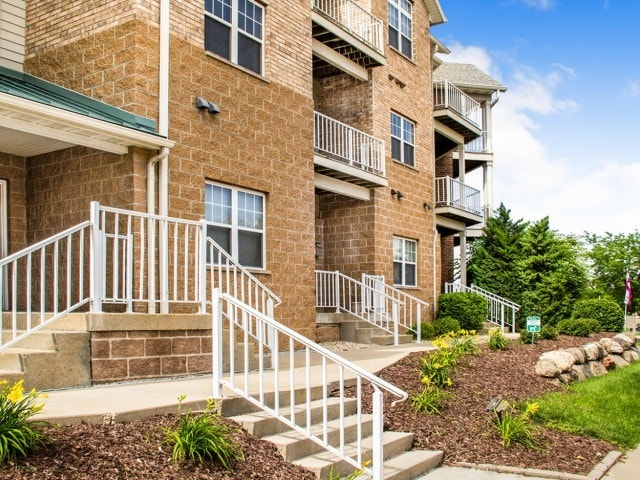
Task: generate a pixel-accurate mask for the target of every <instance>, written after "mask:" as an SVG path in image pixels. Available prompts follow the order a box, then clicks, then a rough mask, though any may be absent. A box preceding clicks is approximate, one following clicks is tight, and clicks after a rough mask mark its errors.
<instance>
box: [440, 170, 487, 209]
mask: <svg viewBox="0 0 640 480" xmlns="http://www.w3.org/2000/svg"><path fill="white" fill-rule="evenodd" d="M436 207H454V208H459V209H461V210H465V211H467V212H470V213H473V214H475V215H482V210H483V209H482V204H481V199H480V190H476V189H475V188H473V187H470V186H468V185H465V184H464V183H461V182H459V181H458V180H455V179H453V178H451V177H439V178H436Z"/></svg>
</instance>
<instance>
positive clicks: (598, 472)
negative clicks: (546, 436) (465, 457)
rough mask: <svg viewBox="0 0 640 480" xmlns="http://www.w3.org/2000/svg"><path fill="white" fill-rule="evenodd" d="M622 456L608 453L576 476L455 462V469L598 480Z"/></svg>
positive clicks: (562, 478) (571, 479)
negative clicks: (591, 468) (589, 469)
mask: <svg viewBox="0 0 640 480" xmlns="http://www.w3.org/2000/svg"><path fill="white" fill-rule="evenodd" d="M621 456H622V453H620V452H618V451H616V450H614V451H612V452H609V453H608V454H607V455H606V456H605V457H604V458H603V459H602V461H601V462H600V463H598V465H596V466H595V467H593V470H591V472H589V474H588V475H576V474H574V473H565V472H556V471H553V470H538V469H536V468H519V467H507V466H504V465H492V464H488V463H469V462H456V463H455V464H454V465H455V466H457V467H464V468H472V469H475V470H485V471H489V472H496V473H512V474H517V475H523V476H526V477H537V478H550V479H553V480H600V479H601V478H602V477H603V476H604V474H605V473H607V471H608V470H609V469H610V468H611V467H612V466H613V464H614V463H616V462H617V461H618V459H619V458H620V457H621Z"/></svg>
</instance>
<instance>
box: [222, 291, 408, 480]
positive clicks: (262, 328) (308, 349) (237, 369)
mask: <svg viewBox="0 0 640 480" xmlns="http://www.w3.org/2000/svg"><path fill="white" fill-rule="evenodd" d="M212 309H213V332H212V335H213V345H214V346H216V345H217V346H218V348H214V357H213V365H214V373H213V395H214V397H220V396H221V393H222V386H223V385H224V386H226V387H228V388H230V389H232V390H233V391H234V392H236V393H237V394H238V395H241V396H242V397H244V398H245V399H247V400H248V401H250V402H251V403H253V404H254V405H257V406H258V407H260V408H261V409H263V410H265V411H267V412H269V413H270V414H271V415H273V416H274V417H276V418H278V419H279V420H281V421H282V422H284V423H285V424H286V425H288V426H289V427H290V428H292V429H294V430H296V431H297V432H299V433H300V434H302V435H304V436H305V437H307V438H309V439H310V440H312V441H314V442H315V443H317V444H319V445H321V446H322V447H324V448H325V449H327V450H328V451H330V452H331V453H333V454H335V455H337V456H339V457H340V458H342V459H344V460H345V461H347V462H348V463H350V464H351V465H352V466H354V467H355V468H360V467H361V466H362V460H363V458H362V451H363V440H364V435H363V433H362V429H361V423H362V416H363V413H362V397H363V395H364V394H365V392H364V390H363V386H364V385H365V384H369V385H371V386H372V387H373V389H374V392H373V394H372V396H373V429H374V430H373V444H374V446H376V447H377V448H376V447H374V451H375V453H374V463H373V465H372V466H371V468H370V469H368V473H369V474H370V475H372V476H373V478H374V479H375V480H382V478H383V465H382V459H383V458H384V457H383V455H382V448H383V447H382V431H383V424H384V415H383V402H382V398H383V391H385V392H388V393H390V394H392V395H394V396H396V397H398V400H396V402H399V401H404V400H406V399H407V394H406V392H404V391H403V390H401V389H399V388H397V387H395V386H394V385H391V384H390V383H388V382H385V381H384V380H382V379H380V378H378V377H376V376H375V375H373V374H371V373H369V372H367V371H366V370H364V369H362V368H360V367H358V366H357V365H354V364H352V363H351V362H348V361H347V360H345V359H343V358H342V357H340V356H339V355H336V354H335V353H333V352H330V351H329V350H327V349H325V348H324V347H322V346H320V345H318V344H316V343H315V342H313V341H311V340H309V339H308V338H306V337H304V336H302V335H300V334H298V333H297V332H295V331H293V330H291V329H290V328H288V327H286V326H284V325H282V324H280V323H278V322H276V321H275V320H273V319H272V318H270V317H269V316H267V315H264V314H263V313H261V312H259V311H257V310H255V309H253V308H251V307H249V306H248V305H245V304H243V303H242V302H241V301H239V300H238V299H236V298H234V297H232V296H230V295H228V294H225V293H222V292H221V291H220V289H214V290H213V295H212ZM225 322H226V325H225ZM240 325H241V326H244V328H238V326H240ZM247 325H254V326H255V328H256V330H257V332H258V334H257V335H256V337H255V338H258V339H264V338H267V337H270V338H271V340H270V343H269V344H266V343H265V342H263V341H259V342H258V346H257V347H258V351H257V354H258V369H257V371H254V372H252V378H250V376H249V368H250V367H249V365H250V361H251V359H250V353H251V352H250V341H249V332H248V328H246V326H247ZM226 328H228V338H229V341H228V345H224V342H223V340H222V339H223V333H222V332H223V329H226ZM238 330H240V331H239V332H238ZM240 336H243V337H244V342H243V343H242V345H243V347H242V348H243V351H242V352H236V351H235V348H236V346H235V342H236V339H237V338H238V337H240ZM265 350H268V353H270V354H271V357H272V358H271V362H270V363H271V369H269V371H267V368H266V366H265V364H264V361H263V358H264V356H265V353H267V352H266V351H265ZM281 351H283V352H288V353H289V361H288V362H287V363H286V364H285V365H281V364H280V359H279V352H281ZM236 356H237V358H241V359H242V361H241V362H236ZM223 359H228V361H229V362H230V366H229V373H228V375H227V376H223V368H222V365H223ZM296 360H297V361H296ZM256 376H257V381H256V380H255V377H256ZM314 376H315V377H316V378H322V385H323V387H322V394H321V395H322V396H321V399H322V401H323V403H324V407H323V422H322V425H321V431H319V432H318V431H315V430H312V428H311V425H312V422H311V401H312V400H313V398H312V396H311V379H312V378H313V377H314ZM331 377H334V378H335V377H337V378H338V398H339V402H340V411H341V412H344V402H345V398H346V396H345V387H346V382H347V381H351V382H353V381H355V388H356V394H355V396H356V399H357V400H356V401H357V416H358V422H357V435H356V442H355V443H356V448H355V453H353V454H351V453H349V450H348V449H347V448H346V442H345V436H344V428H343V427H344V425H343V423H342V421H343V418H344V417H343V416H341V425H340V436H339V438H338V439H337V440H336V439H332V438H330V436H329V430H328V423H327V409H326V405H327V400H328V398H329V397H330V392H331V393H333V392H332V389H331V390H330V386H329V384H330V383H332V382H331ZM267 381H269V382H271V381H272V382H273V384H274V385H275V387H276V388H275V392H274V396H273V397H270V396H267V395H265V393H266V388H265V385H266V383H267ZM296 390H303V391H304V403H303V406H304V408H305V411H304V412H303V413H302V414H297V413H296V411H295V406H296V401H295V399H296ZM396 402H394V403H396ZM298 405H300V403H299V402H298Z"/></svg>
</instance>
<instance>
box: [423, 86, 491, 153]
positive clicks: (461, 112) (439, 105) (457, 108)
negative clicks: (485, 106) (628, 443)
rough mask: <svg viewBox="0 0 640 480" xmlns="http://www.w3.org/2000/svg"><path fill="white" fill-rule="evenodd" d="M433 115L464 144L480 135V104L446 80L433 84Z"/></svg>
mask: <svg viewBox="0 0 640 480" xmlns="http://www.w3.org/2000/svg"><path fill="white" fill-rule="evenodd" d="M433 116H434V118H435V119H436V120H438V121H439V122H441V123H442V124H444V125H445V126H446V127H448V128H449V129H451V130H453V131H454V132H455V133H457V134H459V135H461V136H462V138H463V139H464V143H465V144H466V143H468V142H470V141H472V140H474V139H476V138H478V137H479V136H481V135H482V110H481V107H480V104H479V103H478V102H477V101H476V100H474V99H473V98H471V97H470V96H469V95H467V94H466V93H464V92H463V91H462V90H460V89H459V88H458V87H456V86H455V85H454V84H453V83H450V82H449V81H447V80H442V81H439V82H434V84H433Z"/></svg>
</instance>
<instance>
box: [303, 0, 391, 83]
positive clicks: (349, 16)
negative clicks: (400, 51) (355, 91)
mask: <svg viewBox="0 0 640 480" xmlns="http://www.w3.org/2000/svg"><path fill="white" fill-rule="evenodd" d="M312 5H313V9H312V12H311V20H312V27H313V28H312V35H313V40H312V49H313V55H314V58H313V70H314V75H316V76H318V77H326V76H331V75H335V74H336V73H338V72H346V73H348V74H350V75H352V76H354V77H356V78H359V79H361V80H363V81H367V80H368V72H367V69H368V68H372V67H377V66H380V65H385V64H386V58H385V56H384V34H383V22H382V20H380V19H379V18H376V17H374V16H373V15H371V13H370V12H369V11H368V10H367V9H365V8H364V7H362V6H361V5H359V4H358V3H357V2H356V1H354V0H313V3H312Z"/></svg>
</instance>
